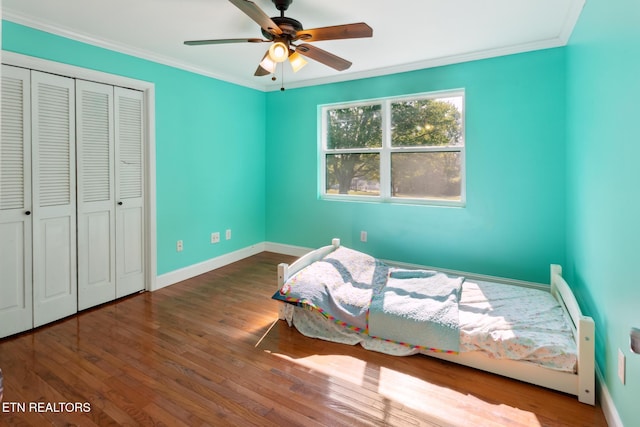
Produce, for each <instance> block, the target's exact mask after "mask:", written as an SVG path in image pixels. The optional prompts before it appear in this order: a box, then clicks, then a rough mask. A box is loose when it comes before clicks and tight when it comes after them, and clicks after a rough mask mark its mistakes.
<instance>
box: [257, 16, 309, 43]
mask: <svg viewBox="0 0 640 427" xmlns="http://www.w3.org/2000/svg"><path fill="white" fill-rule="evenodd" d="M271 20H272V21H273V22H275V23H276V25H277V26H278V27H280V29H281V30H282V34H281V35H280V36H279V37H280V38H284V39H287V40H289V41H291V40H293V39H294V38H295V37H296V34H297V33H298V31H302V29H303V28H302V23H301V22H300V21H298V20H296V19H293V18H287V17H286V16H275V17H273V18H271ZM262 35H263V36H265V37H266V38H267V40H274V39H275V38H276V36H274V35H273V34H271V33H270V32H268V31H266V30H264V29H262Z"/></svg>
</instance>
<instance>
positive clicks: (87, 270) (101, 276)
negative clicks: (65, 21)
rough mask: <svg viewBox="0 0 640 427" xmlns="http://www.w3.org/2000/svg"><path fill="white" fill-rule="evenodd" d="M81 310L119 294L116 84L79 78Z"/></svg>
mask: <svg viewBox="0 0 640 427" xmlns="http://www.w3.org/2000/svg"><path fill="white" fill-rule="evenodd" d="M76 119H77V124H76V131H77V147H76V154H77V162H78V163H77V174H78V309H79V310H84V309H86V308H89V307H93V306H95V305H98V304H102V303H104V302H107V301H112V300H114V299H115V298H116V275H115V200H114V176H113V175H114V136H113V131H114V127H113V86H110V85H104V84H99V83H93V82H88V81H84V80H77V81H76Z"/></svg>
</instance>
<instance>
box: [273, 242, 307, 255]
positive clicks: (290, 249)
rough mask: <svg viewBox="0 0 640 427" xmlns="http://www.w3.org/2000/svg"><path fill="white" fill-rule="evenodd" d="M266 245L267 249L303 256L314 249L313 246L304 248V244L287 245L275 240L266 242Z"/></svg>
mask: <svg viewBox="0 0 640 427" xmlns="http://www.w3.org/2000/svg"><path fill="white" fill-rule="evenodd" d="M264 245H265V251H269V252H275V253H277V254H283V255H291V256H302V255H305V254H307V253H309V252H311V251H312V250H314V249H312V248H304V247H302V246H293V245H285V244H282V243H273V242H264Z"/></svg>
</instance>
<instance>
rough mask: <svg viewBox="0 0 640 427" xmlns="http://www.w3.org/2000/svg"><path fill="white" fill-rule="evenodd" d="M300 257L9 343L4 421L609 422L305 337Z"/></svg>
mask: <svg viewBox="0 0 640 427" xmlns="http://www.w3.org/2000/svg"><path fill="white" fill-rule="evenodd" d="M292 259H293V258H292V257H288V256H283V255H277V254H273V253H262V254H259V255H256V256H253V257H251V258H248V259H246V260H243V261H240V262H237V263H235V264H232V265H229V266H226V267H224V268H221V269H218V270H216V271H213V272H210V273H207V274H204V275H201V276H198V277H196V278H193V279H190V280H187V281H185V282H182V283H179V284H176V285H173V286H170V287H167V288H164V289H161V290H159V291H156V292H152V293H151V292H146V293H142V294H138V295H134V296H131V297H128V298H125V299H122V300H119V301H117V302H114V303H111V304H107V305H104V306H100V307H98V308H95V309H91V310H87V311H84V312H82V313H80V314H78V315H76V316H73V317H70V318H67V319H64V320H62V321H59V322H57V323H54V324H52V325H48V326H45V327H42V328H39V329H37V330H35V331H33V332H29V333H25V334H21V335H18V336H14V337H10V338H6V339H4V340H0V369H2V370H3V372H4V388H5V390H4V402H3V404H2V405H0V425H12V426H13V425H33V426H42V425H49V424H51V425H82V426H92V425H99V426H103V425H166V426H177V425H190V426H199V425H214V426H220V425H234V426H249V425H257V426H268V425H272V426H288V425H299V426H352V425H376V426H377V425H397V426H408V425H415V426H470V425H473V426H505V425H509V426H605V425H606V422H605V419H604V416H603V414H602V411H601V409H600V408H599V407H591V406H588V405H584V404H581V403H579V402H578V401H577V399H576V398H574V397H572V396H567V395H564V394H562V393H557V392H554V391H550V390H546V389H543V388H540V387H536V386H530V385H527V384H524V383H521V382H518V381H513V380H510V379H507V378H502V377H499V376H495V375H491V374H486V373H482V372H479V371H476V370H473V369H470V368H465V367H462V366H457V365H453V364H449V363H447V362H443V361H439V360H436V359H432V358H429V357H426V356H412V357H393V356H387V355H384V354H379V353H373V352H368V351H366V350H364V349H362V348H361V347H359V346H357V347H352V346H346V345H340V344H333V343H329V342H325V341H321V340H315V339H310V338H306V337H304V336H302V335H301V334H300V333H298V332H297V331H296V330H295V329H294V328H289V327H288V326H287V325H286V324H285V323H284V322H282V321H275V319H276V317H277V307H278V306H277V304H278V303H277V302H276V301H273V300H271V299H270V296H271V294H272V293H273V292H274V291H275V277H276V265H277V264H278V263H279V262H291V261H292ZM21 405H22V406H21ZM37 405H40V406H37Z"/></svg>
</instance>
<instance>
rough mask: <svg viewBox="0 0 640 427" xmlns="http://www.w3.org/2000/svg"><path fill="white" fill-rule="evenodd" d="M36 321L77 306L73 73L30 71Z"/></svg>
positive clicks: (70, 311) (53, 317)
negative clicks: (57, 74)
mask: <svg viewBox="0 0 640 427" xmlns="http://www.w3.org/2000/svg"><path fill="white" fill-rule="evenodd" d="M31 121H32V123H31V124H32V128H31V129H32V153H31V154H32V169H33V171H32V177H33V213H32V216H33V323H34V326H36V327H37V326H40V325H43V324H45V323H49V322H52V321H54V320H57V319H60V318H62V317H65V316H68V315H70V314H73V313H75V312H77V307H78V301H77V270H76V264H77V260H76V175H75V165H76V159H75V96H74V81H73V79H70V78H66V77H60V76H56V75H52V74H46V73H41V72H37V71H32V72H31Z"/></svg>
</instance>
